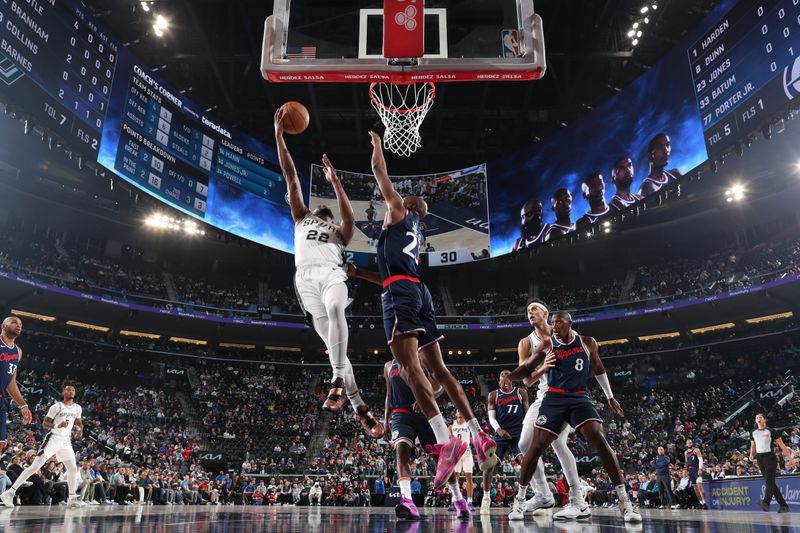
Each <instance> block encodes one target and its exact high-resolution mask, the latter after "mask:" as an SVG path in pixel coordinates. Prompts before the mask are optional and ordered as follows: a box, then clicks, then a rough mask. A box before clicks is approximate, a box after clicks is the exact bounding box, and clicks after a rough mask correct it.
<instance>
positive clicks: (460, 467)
mask: <svg viewBox="0 0 800 533" xmlns="http://www.w3.org/2000/svg"><path fill="white" fill-rule="evenodd" d="M450 433H452V434H453V436H454V437H455V438H457V439H459V440H460V441H461V442H464V443H466V444H467V449H466V451H465V452H464V455H462V456H461V459H459V460H458V463H457V464H456V469H455V470H454V471H453V473H454V474H455V476H456V481H457V480H458V479H459V478H461V473H462V472H463V473H464V475H465V476H466V478H467V501H468V502H469V504H470V505H472V496H473V494H474V493H475V483H474V482H473V480H472V472H473V471H474V470H475V459H474V458H473V457H472V446H471V444H472V434H471V433H470V431H469V426H468V425H467V420H466V419H465V418H464V415H463V414H462V413H461V411H459V410H458V409H456V419H455V421H454V422H453V424H452V425H451V426H450Z"/></svg>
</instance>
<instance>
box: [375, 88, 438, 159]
mask: <svg viewBox="0 0 800 533" xmlns="http://www.w3.org/2000/svg"><path fill="white" fill-rule="evenodd" d="M369 98H370V101H371V102H372V107H374V108H375V111H377V112H378V116H380V117H381V122H383V125H384V126H385V127H386V132H385V133H384V135H383V144H384V146H385V147H386V149H387V150H390V151H391V152H393V153H395V154H397V155H400V156H403V157H408V156H410V155H411V154H413V153H414V152H416V151H417V148H419V147H420V146H422V137H421V136H420V134H419V128H420V126H421V125H422V121H423V120H425V115H427V114H428V111H429V110H430V108H431V105H433V99H434V98H436V86H435V85H434V84H433V82H430V81H427V82H423V83H390V82H380V83H378V82H374V83H372V84H370V86H369Z"/></svg>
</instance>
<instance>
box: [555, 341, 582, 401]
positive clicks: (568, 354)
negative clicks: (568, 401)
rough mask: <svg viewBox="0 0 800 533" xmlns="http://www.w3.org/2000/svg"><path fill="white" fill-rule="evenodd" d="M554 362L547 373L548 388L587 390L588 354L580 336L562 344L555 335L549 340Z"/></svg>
mask: <svg viewBox="0 0 800 533" xmlns="http://www.w3.org/2000/svg"><path fill="white" fill-rule="evenodd" d="M551 340H552V343H553V348H552V349H551V353H553V354H555V356H556V362H555V365H554V366H553V368H551V369H550V370H549V371H548V375H547V383H548V384H549V386H550V388H554V389H561V390H564V391H586V390H587V389H588V388H589V373H590V369H589V367H590V364H589V352H588V350H587V349H586V347H585V346H584V345H583V341H582V340H581V336H580V335H575V336H574V338H573V339H572V341H571V342H569V343H566V344H564V343H562V342H560V341H559V340H558V339H557V338H556V336H555V335H553V337H552V338H551Z"/></svg>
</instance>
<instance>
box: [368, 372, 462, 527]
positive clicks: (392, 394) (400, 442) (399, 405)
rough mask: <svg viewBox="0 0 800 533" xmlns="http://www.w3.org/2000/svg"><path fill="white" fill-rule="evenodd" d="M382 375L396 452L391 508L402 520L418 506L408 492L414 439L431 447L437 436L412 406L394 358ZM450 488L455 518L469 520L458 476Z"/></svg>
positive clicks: (414, 517) (412, 515)
mask: <svg viewBox="0 0 800 533" xmlns="http://www.w3.org/2000/svg"><path fill="white" fill-rule="evenodd" d="M383 377H384V378H385V379H386V411H385V412H386V424H385V425H386V426H387V427H391V436H390V437H389V438H387V440H388V441H389V442H390V443H391V444H392V446H394V449H395V453H396V454H397V479H398V483H399V485H400V503H398V504H397V506H396V507H395V508H394V511H395V514H397V517H398V518H402V519H404V520H418V519H419V517H420V516H419V510H418V509H417V506H416V504H415V503H414V500H413V499H412V497H411V496H412V495H411V467H410V465H409V462H410V460H411V452H412V451H413V450H414V441H416V440H417V439H419V444H420V446H422V447H423V448H428V447H429V446H434V445H435V444H436V436H435V435H434V434H433V430H432V429H431V426H430V424H429V423H428V420H427V419H426V418H425V415H423V414H422V413H418V412H417V411H416V409H415V403H416V402H415V400H414V395H413V394H412V392H411V389H409V388H408V384H407V383H406V382H405V381H404V380H403V377H402V376H401V375H400V367H399V366H398V364H397V361H387V362H386V364H385V365H384V367H383ZM449 485H450V490H451V491H452V493H453V505H454V506H455V508H456V512H457V514H458V518H461V519H469V517H470V513H469V507H468V505H467V500H465V499H464V497H463V496H462V495H461V490H460V489H459V487H458V478H455V479H453V478H451V479H450V480H449Z"/></svg>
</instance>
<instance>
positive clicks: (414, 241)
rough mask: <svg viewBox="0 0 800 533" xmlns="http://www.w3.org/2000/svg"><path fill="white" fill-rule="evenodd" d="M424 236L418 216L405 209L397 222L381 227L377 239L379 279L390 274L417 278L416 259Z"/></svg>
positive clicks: (383, 278)
mask: <svg viewBox="0 0 800 533" xmlns="http://www.w3.org/2000/svg"><path fill="white" fill-rule="evenodd" d="M423 242H425V237H424V236H423V235H422V230H421V228H420V224H419V216H417V214H416V213H415V212H413V211H409V210H406V216H405V218H403V220H401V221H400V222H398V223H397V224H392V225H391V226H389V227H388V228H383V230H382V231H381V236H380V238H379V239H378V272H380V275H381V280H386V279H387V278H389V277H391V276H411V277H414V278H419V272H418V271H417V264H418V263H417V261H418V260H419V249H420V247H421V246H422V243H423Z"/></svg>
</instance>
